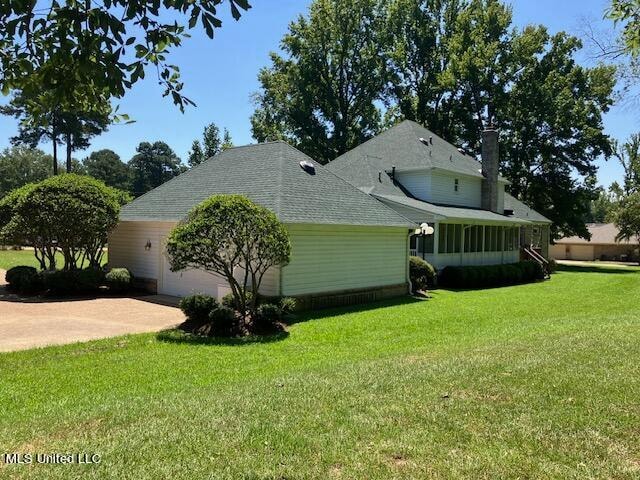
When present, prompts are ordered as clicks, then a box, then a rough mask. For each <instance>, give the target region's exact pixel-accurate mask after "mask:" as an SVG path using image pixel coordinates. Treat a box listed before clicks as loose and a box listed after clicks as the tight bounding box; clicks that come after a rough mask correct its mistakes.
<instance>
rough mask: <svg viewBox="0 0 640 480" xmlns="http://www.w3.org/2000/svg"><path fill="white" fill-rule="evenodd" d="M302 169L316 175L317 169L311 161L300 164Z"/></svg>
mask: <svg viewBox="0 0 640 480" xmlns="http://www.w3.org/2000/svg"><path fill="white" fill-rule="evenodd" d="M300 168H302V169H303V170H304V171H305V172H307V173H308V174H309V175H315V174H316V167H315V165H314V164H313V163H311V162H310V161H309V160H302V161H301V162H300Z"/></svg>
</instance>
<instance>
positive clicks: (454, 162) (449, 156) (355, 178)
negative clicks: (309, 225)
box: [326, 120, 551, 223]
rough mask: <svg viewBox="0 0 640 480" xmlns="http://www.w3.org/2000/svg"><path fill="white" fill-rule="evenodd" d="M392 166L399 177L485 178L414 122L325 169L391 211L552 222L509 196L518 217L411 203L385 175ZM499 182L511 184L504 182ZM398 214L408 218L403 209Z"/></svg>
mask: <svg viewBox="0 0 640 480" xmlns="http://www.w3.org/2000/svg"><path fill="white" fill-rule="evenodd" d="M420 138H423V139H425V140H427V145H425V144H424V143H423V142H422V141H420ZM394 165H395V167H396V171H398V172H402V171H403V170H410V169H419V168H424V169H432V168H433V169H440V170H447V171H451V172H455V173H460V174H466V175H470V176H474V177H478V178H483V176H482V173H481V165H480V162H478V161H477V160H476V159H474V158H472V157H470V156H469V155H464V154H462V153H460V152H459V151H458V149H457V148H456V147H455V146H453V145H451V144H450V143H449V142H447V141H445V140H443V139H442V138H440V137H438V136H437V135H435V134H434V133H433V132H431V131H430V130H428V129H426V128H424V127H422V126H421V125H419V124H417V123H415V122H412V121H410V120H405V121H403V122H401V123H399V124H398V125H396V126H394V127H392V128H390V129H388V130H386V131H384V132H382V133H381V134H380V135H378V136H376V137H374V138H372V139H371V140H368V141H367V142H365V143H363V144H362V145H359V146H358V147H356V148H354V149H353V150H350V151H348V152H347V153H345V154H343V155H341V156H340V157H338V158H336V159H335V160H333V161H332V162H330V163H329V164H328V165H327V166H326V167H327V168H328V169H330V170H331V171H333V172H335V173H336V174H337V175H339V176H341V177H342V178H344V179H345V180H346V181H348V182H349V183H351V184H352V185H354V186H356V187H358V188H359V189H360V190H362V191H363V192H366V193H369V194H371V195H373V196H375V197H377V198H380V199H381V200H384V201H385V203H386V204H388V205H393V204H396V205H403V206H404V207H410V208H414V210H416V212H417V213H416V215H418V216H419V211H424V212H427V213H431V214H433V215H441V216H444V217H446V218H454V219H465V220H481V221H501V222H506V223H513V221H518V220H520V223H529V222H536V223H551V221H550V220H549V219H547V218H545V217H544V216H543V215H541V214H539V213H538V212H536V211H535V210H533V209H532V208H530V207H528V206H527V205H525V204H524V203H522V202H520V201H519V200H517V199H515V198H514V197H512V196H511V195H509V194H508V193H505V198H504V208H505V209H510V210H513V211H514V215H512V216H508V217H507V216H505V215H500V214H496V213H493V212H489V211H486V210H478V209H473V208H464V207H454V206H445V205H435V204H432V203H428V202H423V201H422V200H418V199H416V198H413V197H412V196H411V195H410V194H409V193H408V192H406V191H405V190H404V189H403V188H402V187H401V186H400V185H398V184H397V183H394V182H393V181H392V180H391V178H390V176H389V175H388V174H387V173H385V172H389V171H390V170H391V167H392V166H394ZM379 172H383V173H382V175H379ZM500 179H501V180H502V181H504V182H506V181H507V180H506V179H504V178H503V177H500ZM390 202H392V203H390ZM409 204H410V205H409ZM399 211H400V212H402V214H403V215H405V216H407V213H406V210H405V209H404V208H403V209H399ZM408 218H410V219H411V220H415V218H414V215H413V214H412V215H408ZM416 218H417V217H416ZM416 221H417V220H416Z"/></svg>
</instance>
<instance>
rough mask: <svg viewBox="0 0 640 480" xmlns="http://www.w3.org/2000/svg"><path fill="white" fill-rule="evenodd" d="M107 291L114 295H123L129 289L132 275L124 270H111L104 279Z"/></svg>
mask: <svg viewBox="0 0 640 480" xmlns="http://www.w3.org/2000/svg"><path fill="white" fill-rule="evenodd" d="M104 280H105V283H106V284H107V287H109V290H110V291H112V292H114V293H124V292H127V291H129V290H130V289H131V285H132V283H133V275H132V273H131V272H130V271H129V270H128V269H126V268H112V269H111V270H109V272H108V273H107V274H106V275H105V277H104Z"/></svg>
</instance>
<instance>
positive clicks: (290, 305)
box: [280, 297, 298, 315]
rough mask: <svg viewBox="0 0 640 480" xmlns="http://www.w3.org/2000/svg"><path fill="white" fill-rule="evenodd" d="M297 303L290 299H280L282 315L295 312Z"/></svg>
mask: <svg viewBox="0 0 640 480" xmlns="http://www.w3.org/2000/svg"><path fill="white" fill-rule="evenodd" d="M297 303H298V302H297V301H296V299H295V298H292V297H283V298H281V299H280V310H281V311H282V314H283V315H288V314H291V313H293V312H295V311H296V307H297Z"/></svg>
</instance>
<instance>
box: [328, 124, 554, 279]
mask: <svg viewBox="0 0 640 480" xmlns="http://www.w3.org/2000/svg"><path fill="white" fill-rule="evenodd" d="M491 142H493V144H491ZM483 144H485V146H486V145H488V146H489V147H490V148H483V158H482V162H478V161H477V160H476V159H474V158H471V157H469V156H468V155H466V153H465V152H464V151H461V150H459V149H457V148H455V147H454V146H453V145H451V144H449V143H447V142H446V141H444V140H443V139H441V138H439V137H437V136H436V135H434V134H433V133H432V132H430V131H429V130H427V129H425V128H423V127H421V126H420V125H418V124H416V123H414V122H411V121H404V122H402V123H400V124H398V125H396V126H395V127H393V128H390V129H389V130H387V131H385V132H383V133H382V134H380V135H378V136H377V137H374V138H373V139H371V140H369V141H367V142H365V143H363V144H362V145H360V146H358V147H356V148H354V149H353V150H351V151H349V152H347V153H345V154H344V155H342V156H340V157H338V158H337V159H335V160H334V161H332V162H330V163H329V164H328V166H327V168H329V169H330V170H331V171H333V172H335V173H336V175H339V176H341V177H342V178H344V179H345V180H346V181H348V182H350V183H351V184H352V185H354V186H355V187H357V188H359V189H361V190H362V191H364V192H366V193H368V194H370V195H372V196H373V197H375V198H377V199H378V200H380V201H381V202H383V203H384V204H385V205H387V206H389V207H390V208H392V209H394V210H395V211H397V212H398V213H399V214H401V215H403V216H405V217H407V218H408V219H410V220H412V221H413V222H415V223H416V224H418V225H420V224H423V223H428V224H429V225H431V226H433V228H434V230H435V231H434V234H433V235H432V236H430V237H424V236H422V235H415V236H413V237H412V238H411V240H410V253H411V254H412V255H416V256H420V257H422V258H424V259H425V260H427V261H428V262H430V263H431V264H432V265H433V266H434V267H436V268H442V267H446V266H448V265H456V266H457V265H491V264H502V263H513V262H517V261H518V260H520V258H521V255H523V254H527V251H532V250H537V251H538V253H540V254H542V255H544V256H547V255H548V236H549V225H550V223H551V222H550V221H549V220H548V219H546V218H544V217H543V216H542V215H540V214H539V213H537V212H535V211H534V210H532V209H531V208H529V207H527V206H526V205H524V204H523V203H522V202H519V201H517V200H516V199H515V198H513V197H512V196H510V195H508V194H507V193H506V192H505V186H506V185H508V181H507V180H506V179H504V178H502V177H500V176H499V175H498V146H497V132H495V131H494V130H488V131H487V132H484V133H483ZM533 256H535V254H533Z"/></svg>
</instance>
